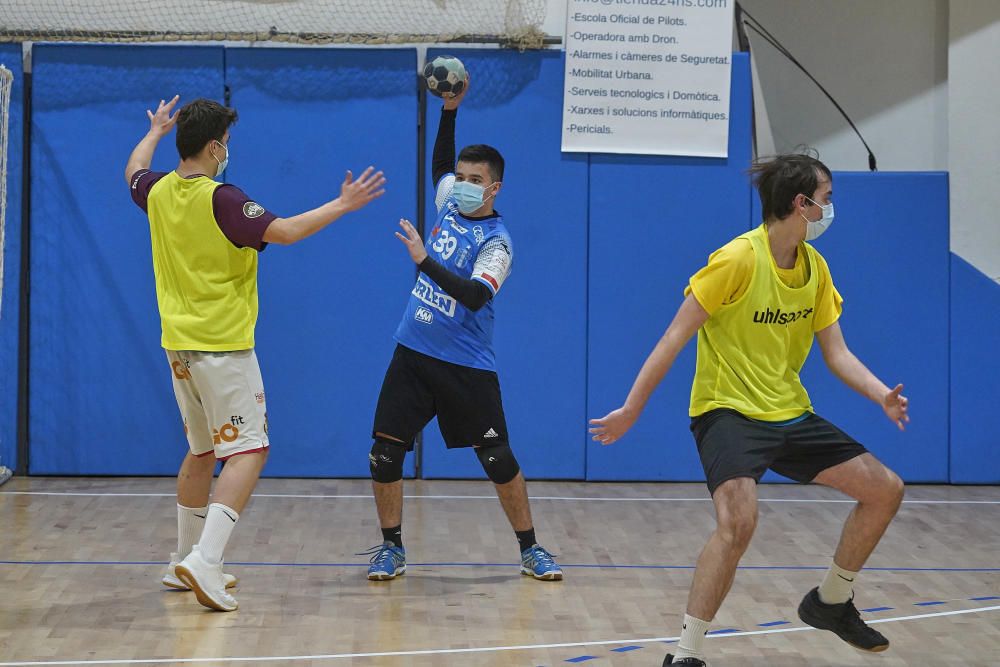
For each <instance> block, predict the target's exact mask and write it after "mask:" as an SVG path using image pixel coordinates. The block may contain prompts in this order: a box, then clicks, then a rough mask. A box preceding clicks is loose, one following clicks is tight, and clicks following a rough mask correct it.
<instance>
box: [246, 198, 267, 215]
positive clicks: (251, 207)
mask: <svg viewBox="0 0 1000 667" xmlns="http://www.w3.org/2000/svg"><path fill="white" fill-rule="evenodd" d="M243 215H244V216H246V217H248V218H251V219H253V218H259V217H260V216H262V215H264V207H263V206H261V205H260V204H258V203H257V202H255V201H248V202H247V203H246V204H243Z"/></svg>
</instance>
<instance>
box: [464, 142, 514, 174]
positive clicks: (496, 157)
mask: <svg viewBox="0 0 1000 667" xmlns="http://www.w3.org/2000/svg"><path fill="white" fill-rule="evenodd" d="M458 161H459V162H478V163H481V164H486V166H487V167H489V169H490V176H491V177H492V178H493V180H494V182H495V181H502V180H503V156H502V155H500V151H498V150H497V149H495V148H493V147H492V146H487V145H486V144H472V145H471V146H466V147H465V148H463V149H462V152H461V153H459V154H458Z"/></svg>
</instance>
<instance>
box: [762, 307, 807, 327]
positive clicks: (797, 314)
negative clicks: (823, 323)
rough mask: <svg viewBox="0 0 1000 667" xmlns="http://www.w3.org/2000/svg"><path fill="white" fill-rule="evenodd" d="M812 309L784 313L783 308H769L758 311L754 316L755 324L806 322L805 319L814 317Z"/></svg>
mask: <svg viewBox="0 0 1000 667" xmlns="http://www.w3.org/2000/svg"><path fill="white" fill-rule="evenodd" d="M812 312H813V309H812V308H803V309H802V310H799V311H794V312H782V311H781V308H778V309H777V310H771V309H770V308H767V309H766V310H758V311H755V312H754V314H753V321H754V324H779V325H781V324H791V323H792V322H796V321H798V320H804V319H805V318H807V317H809V316H810V315H812Z"/></svg>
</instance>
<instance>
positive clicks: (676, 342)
mask: <svg viewBox="0 0 1000 667" xmlns="http://www.w3.org/2000/svg"><path fill="white" fill-rule="evenodd" d="M707 319H708V311H706V310H705V309H704V308H702V307H701V304H700V303H698V300H697V299H695V298H694V295H690V294H689V295H688V296H687V298H686V299H684V303H682V304H681V307H680V308H678V309H677V314H676V315H675V316H674V320H673V322H671V323H670V326H669V327H667V331H666V333H664V334H663V337H662V338H660V342H658V343H657V344H656V347H655V348H653V351H652V353H650V355H649V357H648V358H647V359H646V363H644V364H643V365H642V369H641V370H640V371H639V375H638V376H637V377H636V378H635V382H634V383H633V384H632V390H631V391H630V392H629V393H628V397H627V398H626V399H625V404H624V405H623V406H622V407H620V408H618V409H617V410H614V411H612V412H610V413H608V414H607V415H605V416H604V417H601V418H600V419H591V420H590V424H591V429H590V432H591V433H592V434H593V436H594V440H596V441H597V442H599V443H601V444H602V445H610V444H611V443H613V442H614V441H615V440H618V439H619V438H620V437H622V436H623V435H625V433H626V432H627V431H628V430H629V429H630V428H632V425H633V424H635V422H636V420H638V419H639V415H640V414H642V410H643V408H645V407H646V402H647V401H648V400H649V397H650V395H651V394H652V393H653V390H654V389H656V387H657V386H658V385H659V384H660V382H661V381H662V380H663V377H664V376H665V375H666V374H667V371H669V370H670V367H671V366H673V364H674V360H675V359H677V355H678V354H679V353H680V351H681V350H683V349H684V346H685V345H687V342H688V341H689V340H691V336H693V335H694V334H695V333H697V331H698V329H700V328H701V326H702V325H703V324H705V321H706V320H707Z"/></svg>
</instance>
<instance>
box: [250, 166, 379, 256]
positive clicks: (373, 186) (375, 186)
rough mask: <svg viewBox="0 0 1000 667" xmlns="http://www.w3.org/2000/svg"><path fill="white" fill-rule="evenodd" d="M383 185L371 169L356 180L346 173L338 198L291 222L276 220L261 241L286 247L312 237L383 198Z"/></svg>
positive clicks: (377, 173) (293, 217)
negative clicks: (342, 218)
mask: <svg viewBox="0 0 1000 667" xmlns="http://www.w3.org/2000/svg"><path fill="white" fill-rule="evenodd" d="M384 185H385V176H383V175H382V172H381V171H379V172H376V171H375V167H368V168H367V169H365V171H364V173H362V174H361V176H359V177H358V179H357V180H355V179H354V175H353V174H351V172H350V171H348V172H347V176H346V177H345V178H344V182H343V183H342V184H341V186H340V196H339V197H337V198H336V199H334V200H332V201H328V202H327V203H325V204H323V205H322V206H319V207H317V208H314V209H312V210H311V211H306V212H305V213H300V214H299V215H296V216H292V217H291V218H276V219H275V220H274V221H273V222H272V223H271V224H270V225H268V227H267V230H266V231H265V232H264V241H266V242H267V243H277V244H279V245H288V244H290V243H295V242H296V241H301V240H302V239H304V238H306V237H308V236H312V235H313V234H315V233H316V232H318V231H319V230H321V229H323V228H324V227H326V226H327V225H329V224H330V223H332V222H333V221H334V220H337V219H338V218H340V217H341V216H343V215H344V214H345V213H350V212H351V211H357V210H358V209H360V208H362V207H364V206H367V205H368V204H369V202H371V201H373V200H375V199H378V198H379V197H381V196H382V195H383V194H385V189H384V188H383V187H382V186H384Z"/></svg>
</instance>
